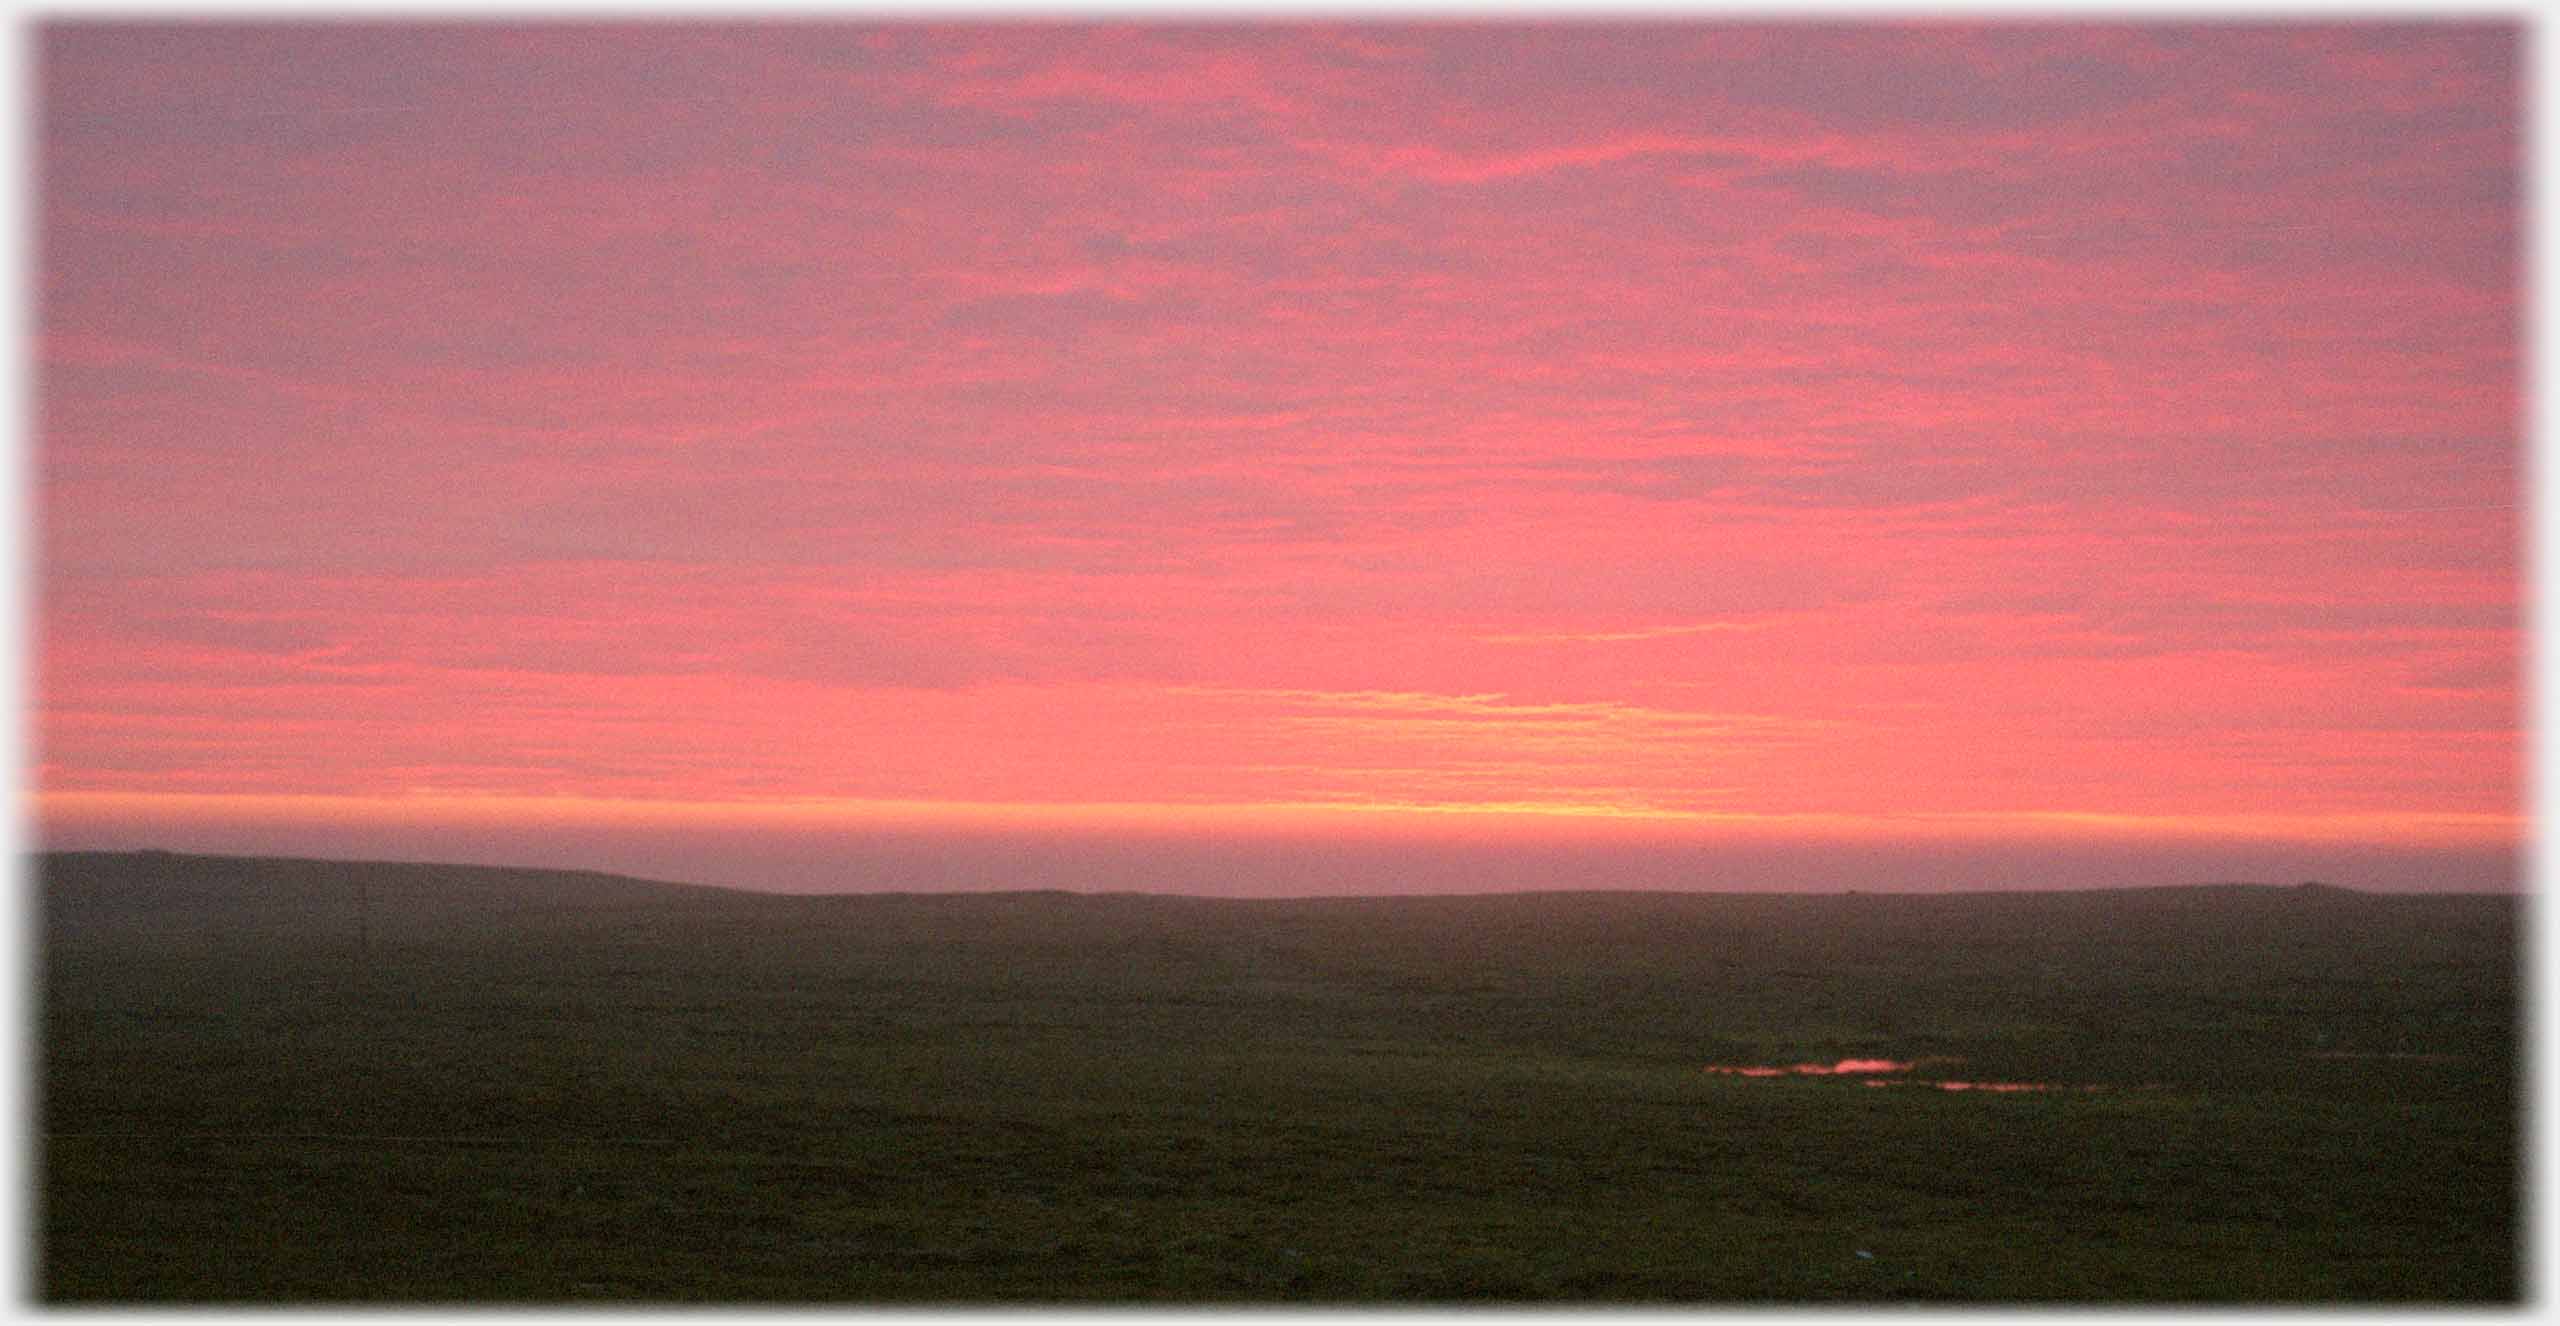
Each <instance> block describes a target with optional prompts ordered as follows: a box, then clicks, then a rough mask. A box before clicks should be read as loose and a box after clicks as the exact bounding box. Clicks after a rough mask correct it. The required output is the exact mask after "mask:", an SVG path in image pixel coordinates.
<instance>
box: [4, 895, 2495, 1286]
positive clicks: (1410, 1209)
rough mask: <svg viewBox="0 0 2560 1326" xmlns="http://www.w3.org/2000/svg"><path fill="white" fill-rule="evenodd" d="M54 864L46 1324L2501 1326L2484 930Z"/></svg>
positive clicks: (2234, 914)
mask: <svg viewBox="0 0 2560 1326" xmlns="http://www.w3.org/2000/svg"><path fill="white" fill-rule="evenodd" d="M35 870H36V875H37V879H38V881H39V883H40V885H41V898H42V903H41V911H40V915H39V918H38V919H39V922H40V924H39V926H38V929H37V931H36V933H37V934H38V935H40V937H41V942H42V950H41V953H40V954H39V961H40V963H41V987H40V996H41V1010H40V1013H39V1017H40V1022H39V1029H40V1034H41V1037H42V1045H41V1054H42V1063H41V1065H40V1068H39V1071H38V1072H37V1073H36V1074H35V1075H34V1085H35V1087H36V1089H37V1090H38V1091H39V1092H40V1093H41V1100H40V1127H41V1129H42V1131H43V1137H42V1139H41V1142H40V1145H39V1146H38V1149H37V1153H36V1154H37V1159H38V1163H39V1164H40V1166H41V1173H40V1175H39V1177H38V1180H37V1182H38V1190H37V1196H38V1208H37V1211H36V1226H37V1229H38V1232H39V1236H40V1238H41V1239H42V1247H41V1249H40V1251H39V1253H38V1255H37V1256H36V1257H35V1258H34V1260H33V1262H32V1265H33V1266H34V1267H35V1270H36V1272H37V1275H38V1285H37V1291H38V1293H39V1295H40V1297H41V1298H43V1299H44V1300H46V1301H50V1302H57V1303H62V1302H74V1301H83V1302H87V1301H160V1302H173V1301H195V1302H242V1301H262V1302H279V1301H357V1300H372V1301H400V1302H436V1301H446V1302H450V1301H462V1300H478V1301H513V1302H533V1303H541V1302H562V1301H569V1300H619V1301H624V1302H654V1301H704V1300H712V1301H731V1302H782V1303H789V1302H816V1301H847V1300H864V1301H876V1302H929V1301H930V1302H971V1301H975V1302H988V1301H1012V1302H1048V1303H1058V1302H1071V1301H1085V1302H1094V1301H1101V1302H1111V1301H1139V1300H1157V1301H1161V1300H1174V1301H1195V1302H1287V1303H1349V1302H1364V1303H1376V1302H1406V1303H1423V1302H1447V1301H1460V1300H1496V1301H1504V1300H1508V1301H1557V1300H1567V1301H1591V1302H1601V1301H1616V1302H1640V1301H1654V1302H1661V1301H1728V1302H1730V1301H1746V1302H1748V1301H1794V1302H1803V1301H1877V1300H1937V1301H1946V1302H1976V1303H2002V1302H2009V1303H2018V1302H2092V1301H2096V1302H2219V1303H2255V1302H2282V1301H2309V1302H2332V1303H2334V1302H2404V1303H2405V1302H2413V1301H2414V1302H2454V1301H2463V1302H2474V1303H2480V1302H2512V1301H2516V1300H2517V1299H2518V1298H2519V1295H2520V1293H2521V1290H2522V1287H2521V1286H2520V1284H2519V1273H2518V1264H2519V1263H2518V1258H2519V1249H2518V1237H2519V1233H2520V1228H2521V1226H2520V1221H2519V1212H2518V1206H2519V1181H2518V1179H2519V1176H2518V1164H2519V1162H2518V1135H2519V1131H2520V1129H2519V1121H2518V1096H2519V1072H2518V1067H2517V1036H2518V1030H2519V1028H2518V1022H2519V1000H2518V976H2519V973H2518V969H2517V963H2518V911H2519V906H2520V904H2519V902H2518V900H2517V899H2515V898H2512V897H2498V896H2478V895H2468V896H2466V895H2455V896H2444V895H2435V896H2421V895H2411V896H2394V895H2376V894H2363V893H2353V892H2347V891H2343V890H2334V889H2324V888H2292V887H2286V888H2275V887H2254V886H2212V887H2199V888H2174V889H2154V890H2135V891H2120V892H2103V893H2014V894H1970V895H1952V896H1948V895H1937V896H1917V895H1872V894H1871V895H1846V896H1842V895H1831V896H1812V895H1789V896H1766V895H1747V894H1603V893H1584V894H1561V893H1558V894H1530V895H1507V896H1478V897H1436V898H1433V897H1416V898H1400V899H1392V900H1388V899H1333V900H1311V901H1233V900H1219V901H1211V900H1204V899H1192V898H1180V897H1168V896H1142V895H1071V894H1056V893H1014V894H992V895H990V894H979V895H896V894H886V895H868V896H851V897H815V898H813V897H783V896H768V895H750V894H740V893H730V892H723V891H717V890H708V889H695V888H688V887H684V886H677V885H660V884H649V883H642V882H638V881H632V880H624V879H617V878H612V877H608V876H601V875H580V874H563V873H554V872H541V871H505V870H488V869H478V868H465V867H434V866H403V865H377V864H345V863H327V862H308V861H251V860H239V859H229V858H213V857H190V856H168V855H158V854H142V855H130V854H117V855H108V854H69V855H54V856H46V857H42V858H39V859H38V860H37V863H36V867H35ZM359 884H361V888H359ZM1842 1058H1885V1059H1893V1060H1904V1061H1914V1060H1916V1061H1918V1063H1917V1065H1916V1067H1914V1068H1912V1069H1910V1070H1908V1071H1906V1072H1902V1073H1896V1074H1890V1075H1885V1076H1881V1077H1877V1078H1874V1079H1864V1080H1862V1079H1860V1078H1858V1077H1854V1076H1801V1077H1794V1076H1790V1077H1778V1078H1746V1077H1740V1076H1732V1075H1721V1074H1713V1073H1709V1072H1706V1071H1704V1070H1705V1069H1706V1067H1707V1066H1709V1065H1784V1064H1796V1063H1804V1062H1819V1063H1831V1062H1834V1061H1836V1060H1839V1059H1842ZM1915 1079H1916V1080H1915ZM1866 1080H1873V1081H1879V1082H1887V1083H1893V1084H1894V1085H1890V1086H1882V1087H1875V1086H1867V1085H1865V1081H1866ZM1934 1080H1946V1081H1965V1082H2001V1083H2032V1084H2049V1085H2053V1086H2057V1087H2065V1088H2079V1087H2086V1086H2095V1087H2098V1088H2101V1089H2100V1090H2094V1091H2088V1090H2077V1089H2069V1090H2043V1091H2020V1092H1987V1091H1981V1090H1968V1091H1947V1090H1939V1089H1934V1088H1933V1087H1931V1086H1929V1085H1927V1083H1928V1082H1930V1081H1934Z"/></svg>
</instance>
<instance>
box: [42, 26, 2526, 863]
mask: <svg viewBox="0 0 2560 1326" xmlns="http://www.w3.org/2000/svg"><path fill="white" fill-rule="evenodd" d="M37 33H38V37H37V40H36V43H35V45H36V56H37V64H36V68H35V82H36V88H37V99H38V104H37V122H36V126H35V139H34V151H33V153H32V155H33V157H34V160H35V163H36V167H37V170H38V176H37V181H36V186H37V187H36V190H35V193H34V196H33V199H32V201H31V209H32V211H33V214H34V216H35V218H36V224H37V233H36V240H37V254H36V269H35V270H36V272H37V275H38V280H39V283H40V288H39V292H38V293H39V299H40V303H39V308H38V311H37V314H36V318H35V322H34V327H35V343H34V351H35V354H36V356H37V363H36V368H35V378H34V383H35V394H36V405H37V419H36V435H35V446H34V447H33V455H32V460H31V473H32V476H33V483H34V509H35V516H36V520H37V522H38V527H37V529H36V531H35V535H34V539H33V542H32V548H33V551H34V554H35V559H36V561H35V567H34V571H35V593H36V599H37V603H36V607H37V620H36V623H35V626H36V636H35V647H34V650H33V661H34V665H35V676H34V684H33V703H34V712H33V715H32V720H33V721H32V723H31V729H32V735H33V737H34V740H35V742H36V749H35V751H34V753H33V756H32V760H31V767H32V769H33V771H34V777H35V778H36V780H37V792H38V794H39V795H38V802H37V806H36V809H37V812H38V817H39V828H40V832H41V835H42V836H43V837H45V838H46V839H47V841H49V842H56V843H71V842H87V841H90V840H91V839H95V838H97V837H99V836H100V835H102V834H106V833H107V829H108V827H112V829H113V831H114V833H117V834H124V835H127V836H128V837H132V836H136V835H140V836H145V837H149V838H151V839H153V840H155V841H160V842H162V843H163V844H164V845H176V846H183V845H186V844H188V843H189V842H192V841H197V839H193V838H190V837H189V835H190V834H191V833H193V834H204V833H212V832H213V830H214V829H217V828H219V827H220V826H222V825H224V824H230V825H232V826H234V827H237V826H238V825H242V824H247V823H250V822H253V821H255V822H260V823H265V822H270V821H272V822H275V823H283V822H286V821H295V822H299V823H302V824H304V825H305V826H306V828H307V829H310V832H309V833H307V834H306V835H305V836H304V837H303V838H299V839H297V838H295V837H294V836H293V834H292V833H289V832H283V831H279V832H280V833H282V837H280V838H276V839H274V840H273V841H267V840H261V841H262V842H265V844H266V845H267V846H269V847H272V848H276V849H279V850H282V849H290V848H292V847H294V846H296V845H297V844H302V845H311V846H315V847H316V846H323V845H325V846H329V847H333V848H339V849H345V850H360V849H361V848H362V847H363V846H364V842H365V840H362V839H361V838H360V837H358V838H349V837H348V836H347V835H346V833H345V827H346V826H347V825H349V824H357V823H362V824H371V825H376V826H383V830H384V832H385V833H389V832H391V830H392V828H396V827H397V826H398V825H401V824H403V823H426V822H430V821H434V822H443V823H449V824H464V823H469V824H479V825H483V826H485V825H488V824H492V823H498V822H502V821H503V822H510V823H516V824H518V825H519V826H520V825H521V824H523V823H531V822H558V823H567V822H570V821H576V822H578V823H581V824H584V825H587V826H589V827H590V828H593V827H595V826H609V825H613V824H625V825H639V826H655V827H656V828H657V829H659V830H664V829H665V828H666V827H667V826H669V825H673V824H679V823H703V824H710V823H713V822H718V823H721V824H726V825H729V826H731V827H736V826H739V825H752V824H755V823H759V822H763V821H760V820H758V819H757V817H758V816H766V817H771V816H775V815H780V816H783V817H786V818H789V817H798V819H797V820H795V821H794V822H795V823H803V824H806V823H819V822H824V823H831V824H837V825H853V826H861V827H864V828H866V829H882V830H895V831H905V830H908V829H914V828H918V827H931V826H935V825H944V826H948V825H953V824H961V825H966V826H969V827H971V828H972V829H983V828H988V827H990V826H993V827H998V828H1001V827H1004V826H1026V825H1027V826H1037V827H1039V828H1041V829H1042V830H1043V831H1047V830H1049V829H1065V830H1071V831H1076V830H1082V829H1088V828H1096V827H1118V828H1124V829H1133V830H1144V831H1147V832H1155V831H1159V830H1164V829H1167V828H1187V827H1209V828H1223V829H1235V830H1243V829H1264V828H1270V827H1272V826H1288V827H1290V828H1291V829H1292V830H1307V831H1311V832H1318V833H1324V832H1333V831H1336V830H1341V831H1355V830H1356V831H1358V832H1389V833H1394V832H1402V831H1404V826H1414V825H1424V826H1437V827H1435V828H1434V829H1433V830H1432V831H1434V832H1441V831H1447V826H1449V825H1452V824H1458V825H1464V826H1467V830H1466V831H1468V832H1472V831H1474V830H1475V829H1477V828H1479V827H1481V828H1484V829H1486V831H1490V832H1498V833H1501V834H1526V835H1532V836H1535V835H1538V834H1541V833H1546V834H1550V835H1554V834H1562V835H1567V836H1570V835H1572V834H1577V833H1593V832H1605V831H1608V830H1606V829H1604V828H1595V827H1593V826H1595V825H1601V826H1606V825H1624V826H1634V827H1633V828H1630V829H1629V830H1628V831H1629V832H1635V831H1637V830H1638V829H1640V830H1641V832H1643V833H1645V834H1651V835H1656V836H1659V835H1672V836H1675V837H1676V836H1678V835H1679V834H1682V833H1691V834H1699V835H1709V836H1712V835H1716V834H1735V833H1742V834H1752V833H1758V834H1762V835H1764V836H1765V835H1766V834H1771V833H1783V834H1786V835H1795V836H1811V837H1818V838H1824V839H1827V840H1837V841H1857V842H1872V841H1876V840H1879V839H1892V838H1894V837H1895V836H1896V835H1902V836H1905V837H1911V838H1914V839H1938V838H1945V837H1948V836H1950V835H1952V836H1955V837H1960V838H1972V839H1980V840H1983V841H1990V842H1998V841H2004V840H2008V839H2014V838H2032V839H2036V840H2038V841H2046V840H2050V839H2053V838H2054V837H2056V836H2057V835H2059V836H2061V837H2064V838H2068V837H2070V836H2072V835H2083V836H2096V837H2105V838H2108V839H2109V840H2110V841H2119V842H2121V841H2150V842H2172V841H2174V842H2185V843H2193V842H2200V841H2204V840H2208V839H2211V840H2215V841H2226V840H2227V841H2241V840H2247V841H2257V842H2264V841H2271V840H2280V841H2285V842H2301V843H2317V844H2323V845H2325V846H2324V848H2323V850H2331V851H2333V852H2334V850H2335V849H2336V848H2337V847H2338V845H2340V844H2368V845H2371V846H2374V847H2376V848H2377V849H2380V848H2388V849H2390V850H2391V851H2395V852H2403V853H2405V852H2407V851H2409V850H2413V849H2433V848H2439V847H2440V848H2442V849H2444V850H2445V851H2448V852H2459V853H2466V854H2468V855H2466V856H2465V857H2464V859H2465V860H2474V861H2489V862H2493V863H2503V864H2492V865H2488V866H2482V867H2480V868H2479V872H2481V873H2478V877H2476V878H2475V877H2473V876H2469V875H2466V876H2464V877H2463V882H2466V883H2468V884H2470V885H2473V886H2480V887H2505V886H2508V885H2511V884H2512V883H2513V882H2514V878H2513V867H2512V862H2511V857H2510V856H2509V855H2508V852H2509V849H2512V848H2513V847H2515V846H2516V845H2518V844H2519V843H2521V842H2522V840H2523V838H2524V836H2525V834H2524V829H2523V824H2522V804H2521V799H2520V798H2521V792H2520V768H2519V765H2520V760H2521V758H2522V744H2523V743H2522V741H2521V738H2520V725H2521V710H2520V697H2519V676H2518V673H2519V668H2518V658H2519V651H2520V649H2521V646H2522V635H2521V629H2520V606H2521V597H2522V590H2521V586H2522V574H2521V568H2520V555H2519V523H2520V522H2519V512H2518V509H2517V506H2516V504H2517V503H2518V502H2519V501H2520V498H2519V492H2520V488H2521V485H2522V482H2523V479H2524V474H2523V442H2522V437H2523V433H2522V425H2521V422H2520V409H2521V372H2522V370H2521V366H2520V359H2519V348H2520V336H2521V321H2522V311H2521V307H2520V296H2519V293H2518V283H2519V277H2520V273H2521V264H2520V260H2519V254H2520V244H2521V242H2522V241H2521V234H2520V228H2519V223H2520V198H2521V193H2522V188H2523V176H2522V163H2521V158H2520V150H2521V149H2520V143H2521V133H2520V105H2521V96H2522V89H2521V86H2520V71H2519V62H2520V60H2521V58H2522V54H2523V44H2522V39H2521V33H2520V29H2519V28H2518V27H2517V26H2516V25H2514V24H2512V23H2447V22H2436V23H2425V24H2415V25H2404V26H2390V25H2384V24H2378V23H2351V24H2331V25H2305V24H2294V25H2278V26H2250V25H2243V24H2234V23H2223V22H2216V23H2211V24H2204V25H2194V26H2176V25H2167V24H2150V25H2140V26H2109V25H2102V24H2094V23H2091V24H2070V25H1990V26H1980V25H1975V26H1965V25H1947V24H1936V23H1925V24H1897V25H1885V24H1875V23H1854V24H1831V25H1822V26H1812V25H1748V24H1735V23H1705V22H1687V23H1671V24H1647V25H1637V24H1611V25H1564V26H1535V25H1528V24H1497V25H1484V24H1458V25H1452V24H1433V25H1417V26H1384V25H1371V24H1355V25H1347V26H1317V25H1291V26H1282V27H1265V26H1249V25H1242V24H1223V25H1203V26H1192V27H1173V26H1160V25H1137V24H1130V25H1085V26H1074V27H1065V28H1060V27H1054V26H1041V27H1033V26H1023V25H1001V24H999V25H983V26H959V25H942V24H921V23H892V24H880V25H871V26H863V25H856V24H851V23H792V24H773V25H767V26H729V27H695V26H679V25H671V24H663V23H654V24H629V25H621V26H613V25H602V26H598V25H584V26H579V25H570V26H527V25H499V24H487V23H482V24H465V23H452V24H446V25H440V26H396V25H378V24H320V23H308V22H303V23H278V24H268V25H248V26H227V25H210V24H201V23H198V24H186V25H155V24H145V23H101V22H54V23H49V24H44V25H40V26H39V27H38V29H37ZM297 816H299V817H300V818H299V820H295V817H297ZM262 817H263V818H262ZM312 826H321V827H318V828H313V827H312ZM1495 826H1498V828H1496V827H1495ZM324 830H325V831H324ZM84 834H86V835H88V837H86V838H84V837H83V835H84ZM395 836H396V835H395ZM215 837H216V838H218V837H219V834H215ZM204 840H205V841H212V840H213V839H204ZM380 841H384V842H389V841H392V839H390V838H385V839H381V840H380ZM560 850H561V851H563V852H565V851H566V849H560ZM521 854H522V853H521V852H519V855H521ZM2184 859H2185V858H2181V860H2184ZM2394 859H2395V860H2397V859H2401V858H2396V857H2395V858H2394ZM2253 860H2254V858H2253ZM624 864H629V863H628V862H624ZM2282 864H2283V862H2281V861H2278V862H2277V863H2276V866H2275V867H2273V868H2281V866H2282ZM2182 868H2184V867H2182ZM2195 868H2197V869H2210V866H2209V865H2197V866H2196V867H2195ZM703 869H711V870H714V871H715V872H716V869H717V868H716V865H711V866H704V867H703ZM2502 872H2503V874H2502ZM737 873H738V874H739V875H740V877H741V878H744V877H747V876H750V875H752V874H753V873H754V872H753V871H751V870H747V869H745V868H744V867H741V868H740V870H739V871H738V872H737ZM2421 873H2422V872H2421ZM1034 882H1036V881H1034ZM2159 882H2174V881H2169V880H2162V881H2159ZM2365 882H2369V883H2373V884H2377V885H2380V886H2386V887H2388V886H2394V885H2399V886H2420V885H2415V884H2411V883H2410V882H2409V881H2408V880H2407V879H2405V878H2398V877H2392V878H2380V877H2378V878H2374V879H2371V880H2368V881H2365Z"/></svg>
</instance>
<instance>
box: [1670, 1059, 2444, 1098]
mask: <svg viewBox="0 0 2560 1326" xmlns="http://www.w3.org/2000/svg"><path fill="white" fill-rule="evenodd" d="M2365 1057H2372V1056H2365ZM2392 1057H2394V1058H2406V1057H2409V1056H2405V1055H2396V1056H2392ZM2424 1057H2434V1056H2424ZM1963 1062H1964V1060H1963V1059H1962V1058H1961V1057H1958V1056H1953V1055H1938V1056H1931V1057H1928V1058H1923V1059H1841V1060H1837V1061H1834V1062H1832V1063H1827V1064H1786V1065H1777V1064H1709V1065H1707V1071H1708V1072H1710V1073H1721V1074H1723V1075H1725V1076H1727V1077H1855V1078H1860V1079H1862V1080H1861V1081H1860V1082H1859V1083H1858V1085H1859V1086H1862V1087H1910V1088H1913V1089H1915V1090H1929V1089H1934V1090H1938V1091H1992V1092H2013V1091H2107V1090H2110V1089H2111V1088H2109V1087H2106V1086H2104V1085H2100V1084H2096V1083H2090V1084H2086V1085H2079V1086H2074V1085H2072V1084H2070V1083H2067V1082H1974V1081H1967V1080H1961V1079H1947V1078H1930V1077H1897V1078H1893V1079H1892V1080H1890V1081H1888V1080H1886V1076H1885V1075H1887V1074H1892V1073H1908V1072H1910V1071H1911V1070H1912V1069H1913V1068H1915V1067H1918V1066H1919V1065H1921V1064H1958V1063H1963ZM2136 1089H2137V1090H2146V1091H2148V1090H2158V1088H2157V1087H2150V1086H2145V1087H2141V1088H2136Z"/></svg>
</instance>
